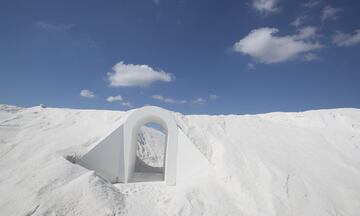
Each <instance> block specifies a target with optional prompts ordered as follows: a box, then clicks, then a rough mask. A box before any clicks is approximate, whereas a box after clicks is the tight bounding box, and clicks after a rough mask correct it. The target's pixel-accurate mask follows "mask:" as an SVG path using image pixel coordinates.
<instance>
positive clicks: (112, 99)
mask: <svg viewBox="0 0 360 216" xmlns="http://www.w3.org/2000/svg"><path fill="white" fill-rule="evenodd" d="M122 100H123V97H122V96H121V95H116V96H109V97H108V98H106V101H107V102H110V103H111V102H115V101H122Z"/></svg>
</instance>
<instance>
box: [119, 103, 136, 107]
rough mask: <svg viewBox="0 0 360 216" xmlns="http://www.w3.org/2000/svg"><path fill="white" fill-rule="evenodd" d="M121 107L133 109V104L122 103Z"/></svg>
mask: <svg viewBox="0 0 360 216" xmlns="http://www.w3.org/2000/svg"><path fill="white" fill-rule="evenodd" d="M121 105H122V106H125V107H133V104H132V103H130V102H122V103H121Z"/></svg>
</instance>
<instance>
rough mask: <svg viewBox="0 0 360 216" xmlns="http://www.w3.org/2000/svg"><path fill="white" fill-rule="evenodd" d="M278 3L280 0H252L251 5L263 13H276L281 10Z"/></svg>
mask: <svg viewBox="0 0 360 216" xmlns="http://www.w3.org/2000/svg"><path fill="white" fill-rule="evenodd" d="M277 3H278V0H252V3H251V5H252V6H253V8H255V9H256V10H258V11H259V12H261V13H274V12H278V11H279V8H278V7H277V6H276V5H277Z"/></svg>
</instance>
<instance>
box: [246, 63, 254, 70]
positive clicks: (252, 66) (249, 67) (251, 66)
mask: <svg viewBox="0 0 360 216" xmlns="http://www.w3.org/2000/svg"><path fill="white" fill-rule="evenodd" d="M247 68H248V69H249V70H255V64H254V63H248V64H247Z"/></svg>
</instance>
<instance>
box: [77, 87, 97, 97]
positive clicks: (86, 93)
mask: <svg viewBox="0 0 360 216" xmlns="http://www.w3.org/2000/svg"><path fill="white" fill-rule="evenodd" d="M80 96H81V97H86V98H94V97H95V95H94V92H92V91H90V90H87V89H83V90H81V91H80Z"/></svg>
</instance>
